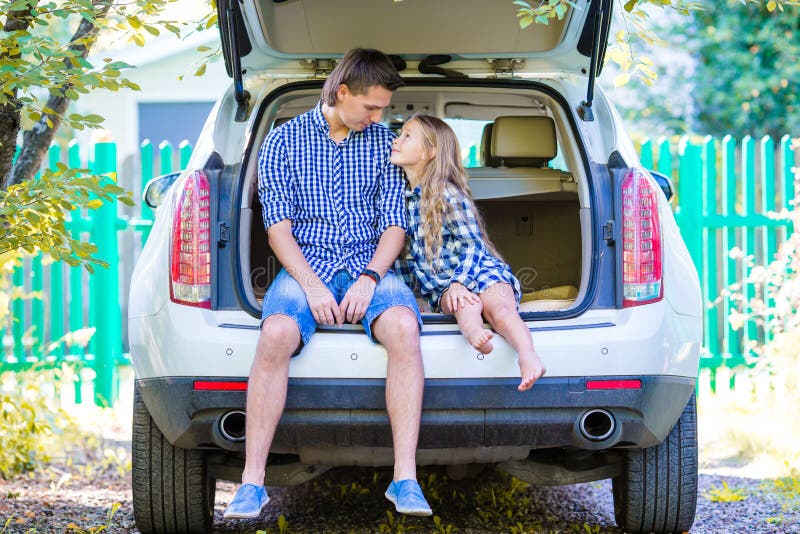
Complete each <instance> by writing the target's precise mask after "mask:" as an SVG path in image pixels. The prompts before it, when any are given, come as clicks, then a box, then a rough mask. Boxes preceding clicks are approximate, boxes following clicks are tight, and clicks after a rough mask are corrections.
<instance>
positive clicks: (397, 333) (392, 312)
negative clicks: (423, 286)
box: [372, 306, 425, 481]
mask: <svg viewBox="0 0 800 534" xmlns="http://www.w3.org/2000/svg"><path fill="white" fill-rule="evenodd" d="M372 331H373V333H374V334H375V338H376V339H377V340H378V341H380V342H381V344H382V345H383V346H384V347H386V351H387V352H388V353H389V364H388V368H387V371H386V409H387V411H388V412H389V422H390V423H391V425H392V443H393V444H394V480H396V481H400V480H407V479H412V480H416V479H417V459H416V454H417V441H418V439H419V424H420V418H421V416H422V391H423V389H424V386H425V371H424V369H423V365H422V353H421V351H420V346H419V323H418V322H417V316H416V314H415V313H414V312H413V311H411V310H410V309H408V308H406V307H405V306H393V307H391V308H389V309H388V310H386V311H385V312H383V313H382V314H381V315H380V316H379V317H378V318H377V319H376V320H375V321H374V322H373V324H372Z"/></svg>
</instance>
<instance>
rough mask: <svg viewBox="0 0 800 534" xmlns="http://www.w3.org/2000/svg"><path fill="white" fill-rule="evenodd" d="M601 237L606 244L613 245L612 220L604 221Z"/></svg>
mask: <svg viewBox="0 0 800 534" xmlns="http://www.w3.org/2000/svg"><path fill="white" fill-rule="evenodd" d="M603 239H604V240H605V242H606V245H608V246H609V247H613V246H614V245H615V243H616V241H615V240H614V221H606V224H605V225H604V226H603Z"/></svg>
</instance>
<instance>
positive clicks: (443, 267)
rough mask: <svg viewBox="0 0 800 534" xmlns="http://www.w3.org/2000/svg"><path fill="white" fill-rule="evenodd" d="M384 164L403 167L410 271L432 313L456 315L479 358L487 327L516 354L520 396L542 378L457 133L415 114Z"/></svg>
mask: <svg viewBox="0 0 800 534" xmlns="http://www.w3.org/2000/svg"><path fill="white" fill-rule="evenodd" d="M390 161H391V162H392V163H394V164H395V165H397V166H399V167H402V168H403V170H404V171H405V173H406V178H407V179H408V184H409V186H410V189H411V191H410V192H407V193H406V195H407V197H408V233H409V235H410V236H411V240H410V244H409V246H408V253H407V254H406V258H405V259H406V262H407V263H408V267H409V270H410V271H411V273H412V274H413V276H414V278H415V279H416V281H417V282H418V283H419V286H420V290H421V292H422V294H423V296H425V297H426V298H427V299H428V300H429V302H430V304H431V307H432V309H434V310H439V309H441V311H443V312H444V313H446V314H448V315H455V317H456V321H458V326H459V328H460V329H461V333H462V334H463V335H464V336H465V337H466V338H467V340H468V341H469V342H470V344H471V345H472V346H473V347H475V348H476V349H477V350H479V351H480V352H482V353H483V354H488V353H490V352H491V351H492V348H493V347H492V341H491V340H492V337H494V334H493V333H492V331H491V330H488V329H486V328H484V327H483V318H484V317H485V318H486V320H487V321H488V322H489V324H490V325H491V326H492V328H494V330H496V331H497V332H498V333H499V334H500V335H501V336H503V337H504V338H505V339H506V340H507V341H508V343H509V344H510V345H511V346H512V347H514V350H516V351H517V357H518V359H519V367H520V371H521V374H522V381H521V382H520V384H519V386H518V387H517V389H518V390H519V391H525V390H527V389H530V388H531V386H533V383H534V382H536V380H538V379H539V378H540V377H541V376H542V375H544V373H545V368H544V366H543V365H542V361H541V359H539V355H538V354H537V353H536V349H534V347H533V340H532V338H531V333H530V331H529V330H528V327H527V326H525V323H524V322H523V321H522V319H521V318H520V316H519V313H518V312H517V306H518V304H519V298H520V293H521V291H520V286H519V282H518V281H517V279H516V278H515V277H514V275H513V274H512V272H511V269H510V268H509V266H508V265H507V264H505V263H504V262H503V261H502V260H501V259H500V255H499V254H498V253H497V251H496V250H495V248H494V246H493V245H492V243H491V242H490V241H489V240H488V239H487V238H486V232H485V230H484V226H483V222H482V220H481V218H480V215H479V214H478V211H477V210H476V208H475V204H474V203H473V201H472V197H471V195H470V191H469V187H468V186H467V175H466V172H465V171H464V168H463V167H462V165H461V155H460V150H459V148H458V140H457V139H456V136H455V133H454V132H453V130H451V129H450V127H449V126H448V125H447V124H446V123H445V122H444V121H442V120H441V119H438V118H436V117H431V116H429V115H424V114H421V113H417V114H416V115H414V116H413V117H411V118H410V119H409V120H408V121H406V123H405V124H404V125H403V128H402V130H401V132H400V136H399V137H398V138H397V139H395V141H394V143H393V145H392V156H391V159H390Z"/></svg>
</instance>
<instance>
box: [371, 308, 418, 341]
mask: <svg viewBox="0 0 800 534" xmlns="http://www.w3.org/2000/svg"><path fill="white" fill-rule="evenodd" d="M375 330H376V332H375V334H376V337H378V341H380V342H381V343H386V342H387V341H392V340H398V341H399V340H404V341H414V342H416V341H417V340H418V339H419V321H418V320H417V315H416V314H415V313H414V312H413V311H412V310H410V309H409V308H407V307H405V306H392V307H391V308H389V309H388V310H386V311H385V312H383V313H382V314H381V315H380V317H378V319H377V320H376V321H375Z"/></svg>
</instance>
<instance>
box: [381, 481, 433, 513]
mask: <svg viewBox="0 0 800 534" xmlns="http://www.w3.org/2000/svg"><path fill="white" fill-rule="evenodd" d="M385 495H386V498H387V499H389V500H390V501H392V504H394V507H395V509H396V510H397V511H398V512H399V513H401V514H408V515H432V514H433V511H432V510H431V507H430V506H429V505H428V501H426V500H425V497H424V496H423V495H422V488H420V487H419V484H417V481H416V480H411V479H409V480H401V481H400V482H395V481H394V480H393V481H392V483H391V484H389V487H388V488H387V490H386V494H385Z"/></svg>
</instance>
